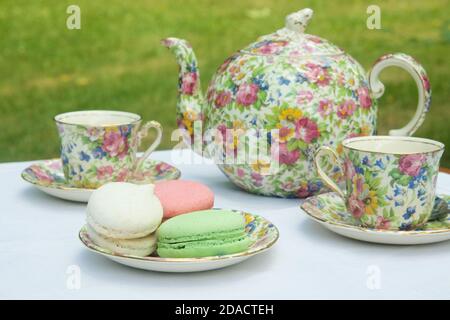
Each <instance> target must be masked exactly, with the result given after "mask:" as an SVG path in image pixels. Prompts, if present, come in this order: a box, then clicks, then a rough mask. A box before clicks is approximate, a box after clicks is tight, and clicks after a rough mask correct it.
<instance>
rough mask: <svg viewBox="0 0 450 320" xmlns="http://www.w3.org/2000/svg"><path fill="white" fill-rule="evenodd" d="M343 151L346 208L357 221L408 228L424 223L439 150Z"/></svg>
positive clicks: (439, 153) (431, 202)
mask: <svg viewBox="0 0 450 320" xmlns="http://www.w3.org/2000/svg"><path fill="white" fill-rule="evenodd" d="M345 152H346V160H345V162H344V172H345V177H346V179H347V208H348V210H349V212H350V213H351V214H352V216H353V218H354V219H356V220H357V221H358V222H359V224H361V225H362V226H365V227H370V228H376V229H399V230H411V229H415V228H418V227H420V226H422V225H423V224H425V223H426V221H427V220H428V218H429V216H430V214H431V210H432V207H433V204H434V193H435V187H436V179H437V173H438V169H439V160H440V157H441V155H442V152H443V151H436V152H431V153H422V154H407V155H393V154H379V153H369V152H362V151H354V150H352V149H345Z"/></svg>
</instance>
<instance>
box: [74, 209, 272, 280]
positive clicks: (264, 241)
mask: <svg viewBox="0 0 450 320" xmlns="http://www.w3.org/2000/svg"><path fill="white" fill-rule="evenodd" d="M233 211H235V212H239V213H241V214H242V215H243V216H244V217H245V221H246V223H247V225H246V227H245V230H246V232H247V235H248V236H249V237H250V239H252V242H253V244H252V245H251V246H250V248H249V249H248V250H246V251H243V252H239V253H234V254H228V255H223V256H211V257H203V258H160V257H158V256H156V255H152V256H148V257H137V256H132V255H121V254H117V253H114V252H112V251H110V250H107V249H104V248H101V247H99V246H97V245H95V244H94V243H93V242H92V241H91V240H90V239H89V236H88V234H87V232H86V227H83V228H82V229H81V230H80V233H79V238H80V240H81V242H82V243H83V244H84V245H85V246H86V247H87V248H88V249H89V250H91V251H92V252H95V253H97V254H100V255H103V256H105V257H107V258H108V259H111V260H113V261H115V262H117V263H120V264H123V265H126V266H129V267H133V268H138V269H144V270H150V271H160V272H198V271H207V270H214V269H220V268H224V267H228V266H231V265H234V264H237V263H239V262H242V261H244V260H246V259H248V258H250V257H253V256H254V255H256V254H259V253H262V252H264V251H266V250H268V249H269V248H270V247H271V246H272V245H273V244H274V243H275V242H276V241H277V240H278V237H279V233H278V229H277V228H276V227H275V226H274V225H273V224H272V223H271V222H270V221H268V220H266V219H265V218H263V217H261V216H257V215H252V214H250V213H247V212H243V211H239V210H233Z"/></svg>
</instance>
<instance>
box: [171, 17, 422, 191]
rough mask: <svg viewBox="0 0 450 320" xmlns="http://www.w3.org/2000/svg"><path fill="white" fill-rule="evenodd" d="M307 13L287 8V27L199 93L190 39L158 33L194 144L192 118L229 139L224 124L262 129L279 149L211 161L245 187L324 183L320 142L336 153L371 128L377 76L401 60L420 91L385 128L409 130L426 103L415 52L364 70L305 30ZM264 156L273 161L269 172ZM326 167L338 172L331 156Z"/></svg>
mask: <svg viewBox="0 0 450 320" xmlns="http://www.w3.org/2000/svg"><path fill="white" fill-rule="evenodd" d="M312 15H313V11H312V10H311V9H303V10H300V11H298V12H295V13H293V14H290V15H288V16H287V17H286V26H285V27H284V28H282V29H280V30H278V31H276V32H275V33H272V34H269V35H266V36H263V37H261V38H259V39H258V40H257V41H256V42H254V43H252V44H250V45H249V46H247V47H246V48H244V49H242V50H240V51H238V52H236V53H235V54H233V55H232V56H231V57H230V58H228V59H227V60H225V62H224V63H223V64H222V65H221V66H220V67H219V69H218V70H217V72H216V74H215V75H214V76H213V78H212V80H211V83H210V85H209V87H208V91H207V96H206V99H204V97H203V94H202V92H201V87H200V80H199V70H198V64H197V60H196V57H195V55H194V52H193V50H192V48H191V46H190V45H189V44H188V42H186V41H185V40H181V39H177V38H167V39H165V40H163V44H164V45H165V46H167V47H168V48H170V50H171V51H172V52H173V53H174V54H175V56H176V59H177V62H178V64H179V66H180V73H179V88H178V103H177V122H178V126H179V127H180V128H183V129H185V130H186V131H187V132H189V138H190V139H187V140H188V142H189V143H194V140H195V139H192V137H194V136H195V133H194V124H195V123H196V122H197V123H198V122H200V123H201V125H202V128H203V132H205V131H206V130H208V129H216V130H218V132H222V133H223V134H224V139H225V140H224V141H227V142H230V143H231V145H232V148H233V147H234V148H235V147H236V139H234V138H232V139H231V140H230V139H228V137H225V132H227V130H229V129H235V130H236V129H239V130H243V131H245V130H250V129H258V130H259V129H264V130H266V131H267V132H269V133H268V134H267V140H268V143H269V147H270V149H269V150H270V151H271V154H276V157H275V156H274V157H269V159H268V160H267V161H266V162H264V161H256V162H255V163H245V162H244V163H236V162H235V163H227V162H226V161H225V162H223V161H219V163H218V166H219V168H220V169H221V170H222V171H223V172H224V173H225V175H226V176H227V177H228V178H229V179H230V180H231V181H232V182H233V183H235V184H236V185H237V186H239V187H241V188H243V189H245V190H247V191H250V192H253V193H257V194H262V195H271V196H279V197H300V198H304V197H307V196H310V195H313V194H316V193H319V192H321V191H323V190H324V189H325V187H324V186H323V184H322V182H321V180H320V179H319V178H318V176H317V172H316V170H315V168H314V165H313V155H314V153H315V151H316V149H317V148H318V147H319V146H329V147H331V148H333V149H334V150H337V152H338V153H340V152H342V145H341V142H342V141H343V140H344V139H346V138H349V137H355V136H363V135H373V134H375V132H376V115H377V101H376V99H377V98H379V97H381V96H382V95H383V92H384V86H383V84H382V83H381V82H380V81H379V79H378V75H379V73H380V72H381V71H382V70H383V69H384V68H385V67H388V66H397V67H401V68H403V69H405V70H406V71H407V72H409V73H410V74H411V76H412V77H413V78H414V80H415V82H416V84H417V87H418V90H419V103H418V106H417V111H416V113H415V115H414V117H413V119H412V120H411V121H410V122H409V123H408V124H407V125H406V126H405V127H403V128H401V129H396V130H391V131H390V132H389V134H390V135H399V136H409V135H412V134H413V133H414V132H415V131H416V130H417V128H418V127H419V126H420V125H421V124H422V122H423V120H424V117H425V113H426V112H427V111H428V109H429V106H430V100H431V90H430V84H429V81H428V77H427V75H426V73H425V70H424V69H423V68H422V66H421V65H420V64H419V63H418V62H417V61H415V60H414V59H413V58H411V57H410V56H408V55H405V54H402V53H395V54H388V55H384V56H382V57H381V58H379V59H378V60H377V61H376V62H375V65H374V66H373V68H372V70H371V71H370V72H369V74H368V76H366V73H365V71H364V69H363V68H362V67H361V66H360V64H359V63H358V62H357V61H355V60H354V59H353V58H352V57H351V56H350V55H348V54H347V53H345V52H344V51H342V50H341V49H340V48H339V47H337V46H335V45H333V44H332V43H330V42H328V41H327V40H324V39H322V38H319V37H317V36H314V35H309V34H306V33H304V30H305V28H306V26H307V24H308V22H309V21H310V19H311V17H312ZM274 132H275V133H274ZM204 140H205V139H203V141H204ZM203 143H204V142H203ZM232 148H231V149H232ZM226 149H227V150H229V149H230V148H226ZM232 151H233V150H232ZM273 151H276V152H273ZM226 152H227V151H225V152H224V153H226ZM207 155H208V154H207ZM208 156H209V155H208ZM269 163H270V164H273V163H275V164H277V165H278V167H277V170H276V171H275V172H272V173H269V174H268V173H267V172H265V168H267V166H268V164H269ZM327 170H328V171H329V172H330V173H333V172H334V176H335V177H336V178H338V177H339V176H340V174H339V172H338V170H337V168H336V166H334V165H330V166H329V167H328V168H327Z"/></svg>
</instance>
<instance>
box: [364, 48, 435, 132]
mask: <svg viewBox="0 0 450 320" xmlns="http://www.w3.org/2000/svg"><path fill="white" fill-rule="evenodd" d="M391 66H395V67H400V68H402V69H404V70H406V71H408V73H409V74H410V75H411V76H412V77H413V78H414V80H415V81H416V84H417V89H418V90H419V102H418V104H417V109H416V113H415V114H414V117H413V118H412V119H411V121H410V122H409V123H408V124H407V125H406V126H404V127H403V128H400V129H393V130H390V131H389V135H391V136H410V135H412V134H413V133H414V132H415V131H416V130H417V129H418V128H419V127H420V125H421V124H422V123H423V121H424V120H425V115H426V113H427V112H428V111H429V110H430V103H431V87H430V82H429V80H428V76H427V73H426V72H425V69H424V68H423V67H422V66H421V65H420V64H419V63H418V62H417V61H416V60H415V59H413V58H412V57H410V56H408V55H406V54H404V53H394V54H387V55H384V56H382V57H380V58H379V59H378V60H377V61H376V62H375V64H374V66H373V68H372V70H371V71H370V72H369V88H370V90H371V91H372V95H373V97H374V98H379V97H381V96H382V95H383V93H384V85H383V84H382V83H381V82H380V80H379V78H378V76H379V74H380V72H381V71H382V70H383V69H384V68H386V67H391Z"/></svg>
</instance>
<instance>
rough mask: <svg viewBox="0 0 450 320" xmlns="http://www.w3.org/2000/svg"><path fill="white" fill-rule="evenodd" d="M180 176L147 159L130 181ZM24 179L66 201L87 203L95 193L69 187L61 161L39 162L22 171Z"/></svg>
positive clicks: (169, 167) (156, 179) (178, 171)
mask: <svg viewBox="0 0 450 320" xmlns="http://www.w3.org/2000/svg"><path fill="white" fill-rule="evenodd" d="M180 175H181V172H180V170H178V169H177V168H175V167H174V166H171V165H170V164H168V163H165V162H162V161H157V160H152V159H147V160H145V162H144V163H143V164H142V169H141V170H139V171H138V172H137V173H136V175H135V176H134V177H133V178H132V179H131V180H129V181H130V182H138V183H145V182H147V183H153V182H155V181H159V180H175V179H178V178H179V177H180ZM22 178H23V179H24V180H25V181H27V182H29V183H31V184H33V185H34V186H36V187H37V188H38V189H40V190H42V191H44V192H45V193H47V194H49V195H51V196H54V197H57V198H61V199H64V200H71V201H78V202H87V201H88V200H89V197H90V196H91V193H92V192H93V191H94V189H87V188H76V187H71V186H70V185H68V184H67V183H66V179H65V178H64V173H63V170H62V163H61V160H60V159H50V160H42V161H38V162H36V163H34V164H32V165H31V166H29V167H28V168H26V169H25V170H23V171H22Z"/></svg>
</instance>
